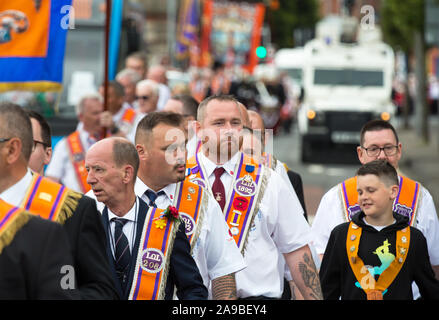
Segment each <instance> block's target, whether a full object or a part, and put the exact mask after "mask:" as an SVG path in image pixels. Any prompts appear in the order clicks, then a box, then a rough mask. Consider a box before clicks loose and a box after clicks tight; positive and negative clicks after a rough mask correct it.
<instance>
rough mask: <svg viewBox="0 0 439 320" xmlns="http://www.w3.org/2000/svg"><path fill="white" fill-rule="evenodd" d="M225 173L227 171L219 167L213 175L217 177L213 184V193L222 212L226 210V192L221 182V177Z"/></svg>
mask: <svg viewBox="0 0 439 320" xmlns="http://www.w3.org/2000/svg"><path fill="white" fill-rule="evenodd" d="M225 171H226V170H225V169H224V168H223V167H218V168H216V169H215V170H213V174H214V175H215V181H214V182H213V184H212V192H213V196H214V197H215V199H216V201H218V203H219V205H220V207H221V210H224V206H225V205H226V191H225V189H224V185H223V183H222V181H221V176H222V175H223V173H224V172H225Z"/></svg>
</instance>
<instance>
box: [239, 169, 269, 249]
mask: <svg viewBox="0 0 439 320" xmlns="http://www.w3.org/2000/svg"><path fill="white" fill-rule="evenodd" d="M262 170H263V172H262V181H261V184H260V187H259V191H258V197H257V199H256V202H255V207H254V209H253V212H252V217H251V221H250V228H251V226H252V225H253V222H254V220H255V217H256V214H257V213H258V211H259V205H260V204H261V201H262V198H264V193H265V188H266V187H267V184H268V180H269V179H270V176H271V172H270V170H267V169H266V167H265V166H262ZM249 235H250V230H249V231H248V232H247V235H246V236H245V239H244V245H243V246H242V250H241V254H242V256H243V257H244V256H245V249H246V248H247V241H248V236H249Z"/></svg>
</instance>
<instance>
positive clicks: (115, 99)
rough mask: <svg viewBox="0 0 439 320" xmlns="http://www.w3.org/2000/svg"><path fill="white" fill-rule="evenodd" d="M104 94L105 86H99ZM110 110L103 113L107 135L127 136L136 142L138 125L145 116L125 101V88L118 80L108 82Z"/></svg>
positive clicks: (108, 104) (103, 124) (102, 121)
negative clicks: (135, 136)
mask: <svg viewBox="0 0 439 320" xmlns="http://www.w3.org/2000/svg"><path fill="white" fill-rule="evenodd" d="M99 92H100V93H101V95H102V96H104V87H103V86H101V87H100V88H99ZM107 98H108V100H107V107H108V110H106V111H104V112H103V113H102V115H101V125H102V126H103V127H105V128H106V129H107V136H109V135H111V136H118V137H125V138H127V139H128V140H130V141H131V142H134V134H135V132H136V125H137V123H138V122H139V121H140V119H141V118H142V117H143V115H141V114H140V113H139V112H138V111H136V110H135V109H133V108H132V107H131V106H130V105H129V104H128V103H125V89H124V87H123V86H122V85H121V84H120V83H119V82H118V81H109V82H108V96H107Z"/></svg>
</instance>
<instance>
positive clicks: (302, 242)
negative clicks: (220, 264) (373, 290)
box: [189, 96, 322, 299]
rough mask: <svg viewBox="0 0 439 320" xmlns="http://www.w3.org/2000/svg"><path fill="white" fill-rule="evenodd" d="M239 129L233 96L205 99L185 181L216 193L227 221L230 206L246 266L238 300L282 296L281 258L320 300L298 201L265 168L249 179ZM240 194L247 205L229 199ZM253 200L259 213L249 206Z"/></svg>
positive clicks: (303, 287) (309, 294)
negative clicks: (197, 144) (198, 142)
mask: <svg viewBox="0 0 439 320" xmlns="http://www.w3.org/2000/svg"><path fill="white" fill-rule="evenodd" d="M242 128H243V125H242V115H241V111H240V109H239V105H238V101H236V99H234V98H233V97H231V96H212V97H209V98H207V99H205V100H204V101H203V102H202V103H201V104H200V106H199V108H198V115H197V132H198V134H199V138H200V139H201V141H203V146H202V150H201V151H200V152H199V153H198V154H197V155H196V158H197V159H196V163H197V166H196V167H192V168H190V169H191V175H190V176H189V179H191V177H193V176H196V177H197V178H196V180H198V181H199V180H202V181H201V182H202V183H203V184H204V185H206V186H207V188H208V189H209V190H211V191H212V192H214V194H215V198H216V200H217V201H219V203H220V205H221V206H222V207H223V210H224V214H225V216H226V220H227V215H226V213H227V214H229V212H230V211H228V208H230V207H231V206H232V201H233V208H235V210H234V211H233V213H232V217H233V219H232V220H233V221H232V220H230V221H231V222H230V223H229V227H230V226H232V228H231V233H232V235H233V236H234V237H235V240H236V239H237V238H239V241H238V242H239V243H238V242H237V244H238V247H239V248H240V249H241V253H242V254H243V256H244V260H245V262H246V263H247V268H246V269H244V270H242V271H240V272H238V273H237V274H236V286H237V294H238V298H244V299H252V298H256V299H278V298H280V297H281V294H282V291H283V283H284V281H283V275H284V263H283V262H282V259H280V254H281V253H282V254H283V256H284V258H285V261H286V263H287V265H288V266H289V269H290V272H291V274H292V276H293V278H294V280H295V282H296V284H297V286H298V288H299V290H300V292H301V294H302V295H303V297H304V298H305V299H322V292H321V288H320V281H319V278H318V274H317V271H316V268H315V265H314V262H313V259H312V255H311V252H310V249H309V247H308V242H309V240H310V234H309V226H308V224H307V222H306V220H305V219H304V217H303V210H302V208H301V206H300V203H299V200H298V199H297V196H295V195H294V194H292V193H291V192H290V191H289V190H288V188H287V187H286V185H285V182H284V181H283V180H282V178H281V177H280V176H279V175H278V174H276V173H275V172H274V171H272V170H271V169H269V168H266V167H264V166H258V167H257V170H261V172H263V174H261V175H259V174H258V175H257V178H256V180H254V179H253V180H252V178H251V177H250V178H249V177H248V176H249V175H250V174H254V173H255V169H256V168H255V165H254V164H248V163H244V162H243V159H244V160H245V159H246V158H245V157H244V156H243V154H242V153H241V152H239V148H240V131H241V130H242ZM250 161H251V160H250ZM189 162H190V163H192V162H193V161H190V160H189ZM244 170H245V171H246V172H248V174H246V175H245V176H244V177H243V178H242V179H238V180H237V179H236V178H237V174H238V171H239V172H243V171H244ZM218 171H219V172H223V173H222V175H219V174H217V172H218ZM200 176H201V177H202V178H201V179H200V178H199V177H200ZM259 178H260V179H259ZM258 179H259V180H258ZM194 181H195V180H194ZM219 185H222V189H223V190H224V192H222V194H221V192H215V191H213V189H215V190H216V189H217V187H218V186H219ZM245 186H248V188H245ZM258 188H259V189H258ZM219 189H221V188H219ZM243 190H246V191H245V193H244V191H243ZM255 190H256V191H255ZM227 191H229V192H228V193H226V192H227ZM238 193H239V194H245V195H246V196H251V197H252V198H251V200H250V204H249V202H248V200H247V198H246V197H245V196H241V197H237V198H233V197H234V196H235V194H238ZM230 195H232V198H233V199H232V198H230ZM224 198H225V201H224ZM253 200H254V203H255V204H256V206H257V208H256V207H253ZM225 203H227V206H225ZM250 207H251V208H255V209H252V210H253V211H252V212H251V213H250V214H248V215H246V216H245V217H242V216H241V218H237V217H238V215H239V214H242V212H238V211H237V210H236V209H237V208H239V209H242V210H243V211H246V210H247V209H248V208H250ZM247 212H248V211H247ZM233 214H234V216H233ZM242 221H244V224H245V229H241V230H239V229H238V227H235V225H238V224H239V223H240V224H241V225H242ZM238 222H239V223H238ZM241 239H242V241H241Z"/></svg>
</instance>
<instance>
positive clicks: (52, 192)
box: [20, 173, 82, 224]
mask: <svg viewBox="0 0 439 320" xmlns="http://www.w3.org/2000/svg"><path fill="white" fill-rule="evenodd" d="M81 196H82V195H81V194H80V193H78V192H75V191H73V190H70V189H68V188H66V187H65V186H63V185H62V184H59V183H56V182H54V181H52V180H50V179H48V178H45V177H43V176H40V175H39V174H37V173H33V174H32V182H31V183H30V185H29V187H28V189H27V191H26V195H25V197H24V199H23V201H22V203H21V204H20V207H21V208H23V209H25V210H27V211H29V212H30V213H32V214H35V215H38V216H40V217H41V218H44V219H47V220H51V221H54V222H58V223H61V224H62V223H64V222H65V220H66V219H67V218H69V217H70V216H71V215H72V214H73V211H74V210H75V208H76V206H75V204H77V200H79V198H80V197H81ZM74 202H76V203H74ZM65 204H68V205H67V206H65Z"/></svg>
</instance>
